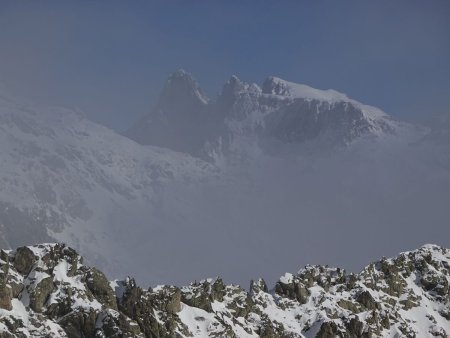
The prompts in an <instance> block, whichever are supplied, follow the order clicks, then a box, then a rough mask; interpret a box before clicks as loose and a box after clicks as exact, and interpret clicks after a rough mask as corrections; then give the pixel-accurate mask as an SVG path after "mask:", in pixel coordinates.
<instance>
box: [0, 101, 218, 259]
mask: <svg viewBox="0 0 450 338" xmlns="http://www.w3.org/2000/svg"><path fill="white" fill-rule="evenodd" d="M0 158H1V159H2V160H1V161H0V187H1V188H0V230H1V231H0V236H1V237H0V242H1V243H2V246H4V247H8V246H9V247H14V246H17V245H21V244H25V243H33V242H40V241H48V240H50V239H51V238H53V239H55V238H57V239H58V240H62V241H65V242H67V243H70V244H71V245H73V246H75V247H76V248H78V249H81V250H82V251H83V253H85V254H86V253H91V254H90V255H89V256H90V257H91V258H95V257H97V258H98V260H101V257H102V256H104V255H105V254H107V253H108V252H109V250H113V249H114V248H115V247H116V246H117V244H116V243H117V242H121V238H122V237H123V236H124V234H125V233H126V227H127V226H129V227H133V226H135V224H134V223H138V222H137V221H136V220H137V219H138V218H145V217H149V215H151V214H152V213H154V212H157V209H158V204H160V203H161V198H162V195H163V193H164V189H165V186H166V185H171V184H180V185H182V186H184V187H189V186H191V185H194V183H195V182H198V181H199V180H207V179H208V177H211V176H213V175H215V173H216V168H214V167H213V166H211V165H210V164H208V163H206V162H203V161H202V160H199V159H195V158H192V157H191V156H188V155H184V154H182V153H175V152H173V151H170V150H165V149H160V148H155V147H143V146H140V145H138V144H137V143H135V142H133V141H131V140H129V139H127V138H125V137H123V136H121V135H119V134H117V133H115V132H113V131H112V130H109V129H107V128H105V127H102V126H100V125H97V124H95V123H93V122H90V121H89V120H87V119H85V118H84V117H83V116H82V115H81V114H80V113H77V112H72V111H68V110H66V109H62V108H42V109H39V108H36V107H35V106H30V105H28V104H24V103H21V101H16V100H15V99H11V98H10V97H8V96H6V97H5V96H4V95H3V96H1V97H0ZM175 205H176V203H175V202H174V203H173V206H174V207H175ZM155 210H156V211H155ZM115 213H117V214H121V215H122V219H117V217H116V214H115ZM127 215H128V216H127ZM134 216H135V217H136V220H134V221H133V217H134ZM114 218H116V219H114ZM122 221H123V222H124V223H125V224H121V222H122ZM141 223H142V221H141ZM146 223H147V224H149V220H148V219H147V220H146ZM122 243H125V241H124V240H123V238H122Z"/></svg>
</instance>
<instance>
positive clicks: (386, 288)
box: [0, 244, 450, 337]
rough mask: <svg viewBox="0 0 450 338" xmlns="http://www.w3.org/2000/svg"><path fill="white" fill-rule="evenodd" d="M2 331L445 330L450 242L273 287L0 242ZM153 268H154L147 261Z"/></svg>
mask: <svg viewBox="0 0 450 338" xmlns="http://www.w3.org/2000/svg"><path fill="white" fill-rule="evenodd" d="M0 265H1V274H0V336H1V337H335V336H338V337H427V336H438V337H447V336H448V335H449V334H450V301H449V299H450V292H449V281H450V251H449V250H448V249H444V248H441V247H438V246H435V245H426V246H423V247H421V248H419V249H417V250H415V251H411V252H405V253H401V254H400V255H399V256H397V257H395V258H391V259H385V258H383V259H382V260H380V261H378V262H375V263H371V264H370V265H368V266H367V267H366V268H365V269H364V270H363V271H362V272H361V273H359V274H346V272H345V271H344V270H342V269H339V268H329V267H324V266H306V267H305V268H304V269H301V270H300V271H299V272H298V273H296V274H289V273H287V274H285V275H284V276H283V277H281V278H280V279H279V281H278V282H277V283H276V285H275V287H274V288H273V290H271V291H269V290H268V288H267V285H266V283H265V282H264V280H262V279H259V280H256V281H252V282H251V284H250V289H249V290H248V291H246V290H244V289H242V288H241V287H239V286H236V285H226V284H224V283H223V281H222V280H221V279H220V278H216V279H207V280H204V281H201V282H198V283H197V282H195V283H191V284H190V285H189V286H185V287H176V286H169V285H164V286H157V287H155V288H149V289H144V288H142V287H139V286H137V285H136V283H135V281H134V280H133V279H132V278H129V277H128V278H126V279H125V280H123V281H113V282H109V281H108V280H107V278H106V277H105V275H104V274H103V273H102V272H101V271H99V270H97V269H96V268H92V267H88V266H86V265H83V259H82V257H80V256H79V255H78V254H77V253H76V252H75V251H74V250H73V249H71V248H69V247H66V246H64V245H61V244H43V245H37V246H29V247H21V248H18V249H17V250H15V251H4V250H2V251H1V261H0ZM146 268H149V269H151V267H146Z"/></svg>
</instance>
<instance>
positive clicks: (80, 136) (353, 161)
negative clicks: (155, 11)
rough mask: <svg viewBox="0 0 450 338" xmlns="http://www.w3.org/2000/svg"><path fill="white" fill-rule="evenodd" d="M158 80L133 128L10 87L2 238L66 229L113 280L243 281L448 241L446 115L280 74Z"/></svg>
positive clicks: (449, 140) (36, 238)
mask: <svg viewBox="0 0 450 338" xmlns="http://www.w3.org/2000/svg"><path fill="white" fill-rule="evenodd" d="M162 87H163V89H162V92H161V95H160V99H159V101H158V103H157V104H156V105H155V107H154V109H153V110H151V111H150V112H149V113H148V114H147V115H145V116H144V117H142V118H141V119H140V120H138V121H137V122H136V123H135V124H134V125H132V126H131V127H130V128H129V129H128V131H126V132H125V136H124V135H121V134H119V133H117V132H115V131H113V130H111V129H108V128H106V127H103V126H101V125H99V124H97V123H95V122H92V121H90V120H88V119H87V118H86V117H85V116H84V115H83V114H82V113H80V112H76V111H75V112H74V111H71V110H69V109H64V108H47V107H42V106H39V105H36V104H32V103H29V102H26V101H25V100H22V99H17V98H15V97H14V96H13V95H11V94H8V93H7V92H6V91H5V92H4V93H2V95H1V96H0V125H1V133H0V136H1V138H2V140H1V147H0V152H1V158H2V163H1V165H0V166H1V170H0V173H1V178H0V179H1V181H2V193H1V204H0V205H1V207H2V209H1V212H0V217H1V219H2V223H1V224H2V232H1V241H2V247H16V246H19V245H26V244H29V243H30V242H31V243H36V242H48V241H55V240H57V241H62V242H65V243H67V244H69V245H71V246H73V247H75V248H76V249H77V250H79V251H80V252H81V253H82V254H83V255H85V256H86V258H87V260H88V262H91V263H93V264H100V265H101V266H102V267H103V270H104V271H105V272H106V273H107V274H108V275H109V276H110V277H111V278H113V277H115V278H119V277H121V276H124V275H127V274H132V275H133V276H135V277H136V278H137V279H138V280H139V281H140V282H141V283H145V284H148V285H156V284H160V283H165V284H166V283H175V284H186V283H188V282H190V281H192V280H196V279H201V278H204V277H208V276H222V277H223V278H224V279H225V280H226V281H232V282H234V283H239V284H241V285H242V286H244V287H247V286H248V285H246V284H247V283H248V281H249V280H250V279H254V278H257V277H260V276H262V277H264V278H265V279H266V280H268V281H269V282H270V281H274V280H275V279H276V278H278V277H279V276H280V275H282V274H283V273H284V272H286V271H295V270H296V269H297V268H298V267H299V266H302V265H305V264H311V263H312V264H329V265H330V266H337V265H339V266H342V267H344V268H346V269H347V270H349V271H354V272H358V271H359V270H360V269H361V268H362V267H363V266H364V265H365V264H366V263H367V262H368V261H371V260H374V259H376V258H377V257H378V256H382V255H394V254H396V253H397V252H398V251H399V250H408V249H411V248H414V247H418V246H420V245H422V244H423V243H424V242H434V243H437V244H440V245H442V246H450V245H449V244H450V243H449V242H448V241H449V238H450V236H449V235H450V228H449V227H448V220H449V219H450V217H449V216H450V210H449V208H448V201H450V157H449V154H450V137H449V135H450V134H449V130H450V128H449V125H446V124H445V123H440V124H439V125H438V127H434V128H430V127H424V126H420V125H415V124H411V123H406V122H402V121H399V120H398V119H395V118H393V117H391V116H389V115H388V114H386V113H384V112H383V111H381V110H380V109H378V108H375V107H372V106H368V105H365V104H363V103H360V102H358V101H355V100H353V99H351V98H350V97H349V96H347V95H345V94H342V93H339V92H337V91H334V90H318V89H314V88H312V87H309V86H307V85H303V84H295V83H293V82H289V81H285V80H283V79H280V78H278V77H267V79H266V80H265V81H264V82H263V83H262V84H261V85H257V84H249V83H245V82H243V81H241V80H240V79H239V78H238V77H237V76H232V77H230V79H229V80H228V81H226V83H225V84H224V86H223V90H222V91H221V94H220V95H219V96H218V98H217V99H211V98H209V97H207V96H206V95H205V94H204V92H203V90H202V89H201V87H200V85H199V84H198V83H197V81H196V80H195V79H194V77H193V76H192V75H191V74H190V73H188V72H186V71H184V70H178V71H175V72H174V73H172V74H171V75H170V76H169V77H168V79H167V81H166V82H165V84H163V86H162ZM134 140H135V141H134Z"/></svg>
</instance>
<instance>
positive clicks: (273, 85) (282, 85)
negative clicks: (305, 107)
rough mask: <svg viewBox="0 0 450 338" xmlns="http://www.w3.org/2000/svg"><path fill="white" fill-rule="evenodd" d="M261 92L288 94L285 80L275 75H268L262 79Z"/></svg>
mask: <svg viewBox="0 0 450 338" xmlns="http://www.w3.org/2000/svg"><path fill="white" fill-rule="evenodd" d="M262 92H263V94H273V95H282V96H289V95H290V92H289V86H288V84H287V82H286V81H284V80H282V79H280V78H278V77H275V76H269V77H267V78H266V79H265V80H264V83H263V85H262Z"/></svg>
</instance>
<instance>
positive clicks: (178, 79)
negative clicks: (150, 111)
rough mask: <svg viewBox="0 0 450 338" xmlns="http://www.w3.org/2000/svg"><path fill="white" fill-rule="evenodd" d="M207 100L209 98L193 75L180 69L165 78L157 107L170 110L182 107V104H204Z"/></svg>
mask: <svg viewBox="0 0 450 338" xmlns="http://www.w3.org/2000/svg"><path fill="white" fill-rule="evenodd" d="M208 101H209V99H208V98H207V97H206V95H205V94H204V93H203V91H202V89H201V88H200V86H199V85H198V83H197V81H196V80H195V79H194V77H193V76H192V75H191V74H189V73H187V72H186V71H184V70H182V69H180V70H177V71H176V72H174V73H172V74H171V75H170V76H169V78H168V79H167V81H166V84H165V86H164V89H163V91H162V93H161V96H160V98H159V103H158V107H160V109H168V110H171V109H173V108H180V107H183V105H188V106H195V105H204V104H207V103H208Z"/></svg>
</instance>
